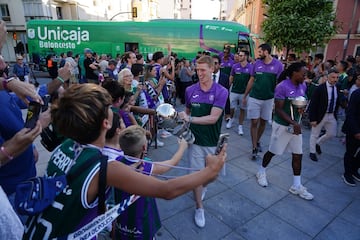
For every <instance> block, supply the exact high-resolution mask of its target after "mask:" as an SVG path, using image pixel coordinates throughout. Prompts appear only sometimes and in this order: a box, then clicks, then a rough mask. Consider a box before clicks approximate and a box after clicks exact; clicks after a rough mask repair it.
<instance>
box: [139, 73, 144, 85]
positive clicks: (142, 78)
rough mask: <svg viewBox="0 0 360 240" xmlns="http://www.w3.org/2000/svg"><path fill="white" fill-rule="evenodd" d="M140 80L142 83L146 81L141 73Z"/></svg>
mask: <svg viewBox="0 0 360 240" xmlns="http://www.w3.org/2000/svg"><path fill="white" fill-rule="evenodd" d="M139 82H140V83H144V75H140V76H139Z"/></svg>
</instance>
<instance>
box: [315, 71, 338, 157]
mask: <svg viewBox="0 0 360 240" xmlns="http://www.w3.org/2000/svg"><path fill="white" fill-rule="evenodd" d="M327 78H328V79H327V81H326V82H325V83H323V84H321V85H320V86H319V87H317V88H316V89H315V91H314V93H313V95H312V96H311V101H310V105H309V119H310V124H311V135H310V159H311V160H313V161H318V158H317V156H316V153H317V154H321V148H320V144H321V143H323V142H324V141H326V140H328V139H329V138H331V137H333V136H335V135H336V129H337V122H336V118H335V113H336V110H335V108H336V106H337V105H338V99H339V98H338V95H339V94H338V90H337V88H336V83H337V81H338V78H339V73H338V72H337V70H335V69H330V70H329V72H328V76H327ZM322 128H325V130H326V133H325V134H324V135H322V136H321V137H320V138H319V135H320V132H321V130H322ZM315 150H316V153H315Z"/></svg>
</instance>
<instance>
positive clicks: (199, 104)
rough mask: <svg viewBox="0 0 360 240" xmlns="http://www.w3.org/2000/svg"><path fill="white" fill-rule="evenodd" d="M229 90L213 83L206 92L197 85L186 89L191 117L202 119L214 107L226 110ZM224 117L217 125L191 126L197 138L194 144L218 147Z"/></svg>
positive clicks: (220, 118)
mask: <svg viewBox="0 0 360 240" xmlns="http://www.w3.org/2000/svg"><path fill="white" fill-rule="evenodd" d="M227 98H228V90H227V89H226V88H224V87H223V86H221V85H220V84H218V83H213V84H212V86H211V88H210V90H208V91H207V92H204V91H203V90H202V89H201V88H200V84H199V83H196V84H193V85H191V86H190V87H188V88H187V89H186V92H185V102H186V107H187V108H189V109H190V112H191V116H193V117H202V116H207V115H210V112H211V108H212V107H218V108H220V109H224V108H225V104H226V100H227ZM221 123H222V116H220V117H219V119H218V120H217V122H216V123H215V124H210V125H201V124H194V123H191V124H190V129H191V131H192V133H193V134H194V136H195V142H194V144H197V145H200V146H207V147H213V146H216V144H217V141H218V139H219V135H220V130H221Z"/></svg>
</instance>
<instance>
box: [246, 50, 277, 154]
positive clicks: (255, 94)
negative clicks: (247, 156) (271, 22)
mask: <svg viewBox="0 0 360 240" xmlns="http://www.w3.org/2000/svg"><path fill="white" fill-rule="evenodd" d="M259 57H260V59H259V60H257V61H256V62H255V64H254V67H253V74H251V75H252V76H254V78H252V79H250V80H249V82H248V84H247V87H246V90H245V93H244V97H243V104H244V105H245V104H246V102H247V103H248V105H247V117H248V118H249V119H251V127H250V133H251V140H252V145H253V150H252V160H256V159H257V155H258V152H261V146H260V138H261V136H262V134H263V133H264V130H265V124H266V122H267V121H270V120H271V115H272V110H273V105H274V90H275V86H276V83H277V79H278V78H279V76H280V74H281V72H282V71H283V65H282V63H281V62H280V61H278V60H277V59H275V58H273V57H272V56H271V47H270V45H269V44H266V43H264V44H261V45H260V46H259ZM248 95H249V100H248V101H247V100H246V97H247V96H248Z"/></svg>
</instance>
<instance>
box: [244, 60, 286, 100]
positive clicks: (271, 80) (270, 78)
mask: <svg viewBox="0 0 360 240" xmlns="http://www.w3.org/2000/svg"><path fill="white" fill-rule="evenodd" d="M283 69H284V67H283V65H282V63H281V62H280V61H279V60H277V59H275V58H273V59H272V61H271V62H270V63H269V64H265V63H264V61H262V60H257V61H256V62H255V64H254V68H253V73H252V76H254V78H255V79H254V84H253V86H252V88H251V91H250V97H252V98H255V99H259V100H268V99H272V98H274V90H275V86H276V83H277V79H278V78H279V76H280V74H281V73H282V71H283Z"/></svg>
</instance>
